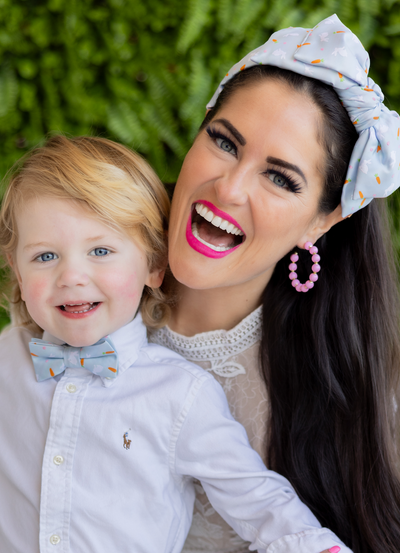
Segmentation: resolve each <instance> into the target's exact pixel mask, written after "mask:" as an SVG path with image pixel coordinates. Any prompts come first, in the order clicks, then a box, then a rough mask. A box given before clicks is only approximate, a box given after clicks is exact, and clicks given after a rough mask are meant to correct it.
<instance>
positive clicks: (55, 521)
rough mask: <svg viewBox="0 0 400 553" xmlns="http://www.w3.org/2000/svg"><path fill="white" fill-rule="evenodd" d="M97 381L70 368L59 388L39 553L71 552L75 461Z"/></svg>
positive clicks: (44, 485) (49, 441)
mask: <svg viewBox="0 0 400 553" xmlns="http://www.w3.org/2000/svg"><path fill="white" fill-rule="evenodd" d="M93 378H94V376H93V375H92V374H90V373H89V372H88V371H86V370H84V369H70V368H67V369H66V370H65V373H64V374H63V376H62V378H61V379H60V381H59V382H58V384H57V387H56V390H55V393H54V397H53V403H52V408H51V415H50V425H49V431H48V434H47V440H46V447H45V451H44V456H43V465H42V489H41V502H40V538H39V540H40V551H41V553H56V552H63V553H67V552H68V551H69V535H70V518H71V500H72V484H73V482H72V477H73V461H74V455H75V449H76V444H77V439H78V434H79V427H80V420H81V411H82V406H83V402H84V399H85V396H86V393H87V389H88V386H89V384H90V382H91V380H92V379H93Z"/></svg>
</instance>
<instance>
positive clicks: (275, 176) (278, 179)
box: [269, 171, 287, 187]
mask: <svg viewBox="0 0 400 553" xmlns="http://www.w3.org/2000/svg"><path fill="white" fill-rule="evenodd" d="M269 178H270V180H272V182H273V183H274V184H276V185H277V186H282V187H283V186H286V185H287V179H285V178H284V177H283V176H282V175H279V173H273V172H272V171H270V173H269Z"/></svg>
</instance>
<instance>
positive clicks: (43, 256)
mask: <svg viewBox="0 0 400 553" xmlns="http://www.w3.org/2000/svg"><path fill="white" fill-rule="evenodd" d="M53 259H58V255H56V254H55V253H52V252H46V253H42V254H41V255H38V256H37V257H36V259H35V261H39V262H40V263H45V262H46V261H53Z"/></svg>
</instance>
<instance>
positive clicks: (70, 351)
mask: <svg viewBox="0 0 400 553" xmlns="http://www.w3.org/2000/svg"><path fill="white" fill-rule="evenodd" d="M29 349H30V351H31V355H32V360H33V365H34V368H35V372H36V378H37V380H38V382H40V381H42V380H46V379H47V378H51V377H52V376H56V375H57V374H60V373H62V372H63V371H64V370H65V369H66V368H73V369H80V368H82V367H84V368H85V369H88V370H89V371H90V372H92V373H93V374H97V375H98V376H101V377H105V378H115V377H116V376H117V375H118V354H117V352H116V351H115V348H114V345H113V343H112V341H111V339H110V338H109V337H107V338H102V339H101V340H99V341H98V342H97V343H96V344H94V345H93V346H85V347H83V348H74V347H72V346H67V345H61V346H59V345H57V344H51V343H49V342H45V341H44V340H37V339H36V340H35V339H34V338H32V339H31V341H30V343H29Z"/></svg>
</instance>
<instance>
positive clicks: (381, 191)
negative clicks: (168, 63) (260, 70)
mask: <svg viewBox="0 0 400 553" xmlns="http://www.w3.org/2000/svg"><path fill="white" fill-rule="evenodd" d="M254 65H274V66H277V67H281V68H282V69H288V70H290V71H294V72H295V73H299V74H301V75H305V76H306V77H311V78H313V79H318V80H320V81H322V82H324V83H326V84H329V85H331V86H332V87H333V88H334V89H335V91H336V92H337V94H338V96H339V98H340V100H341V102H342V103H343V106H344V107H345V108H346V110H347V112H348V114H349V117H350V119H351V121H352V122H353V123H354V125H355V127H356V130H357V132H358V133H359V137H358V140H357V142H356V144H355V146H354V149H353V152H352V154H351V158H350V163H349V167H348V170H347V175H346V180H345V183H344V187H343V192H342V215H343V217H346V216H347V215H350V214H352V213H354V212H355V211H358V210H359V209H360V208H362V207H365V206H366V205H368V204H369V203H370V202H371V201H372V199H373V198H384V197H386V196H388V195H389V194H391V193H392V192H394V191H395V190H396V189H397V188H398V187H399V186H400V164H399V161H400V118H399V115H398V113H396V112H395V111H389V110H388V108H387V107H386V106H385V105H384V104H383V103H382V102H383V98H384V97H383V94H382V91H381V89H380V88H379V86H378V85H377V84H375V83H374V81H373V80H372V79H371V78H370V77H368V70H369V56H368V52H367V51H366V50H365V49H364V47H363V45H362V44H361V42H360V41H359V39H358V38H357V37H356V35H355V34H354V33H352V32H351V31H350V29H348V28H347V27H345V26H344V25H343V23H342V22H341V21H340V19H339V18H338V17H337V15H332V16H331V17H328V18H327V19H324V20H323V21H321V22H320V23H318V25H316V26H315V27H314V28H313V29H311V30H306V29H303V28H302V27H290V28H288V29H282V30H280V31H277V32H276V33H274V34H273V35H272V36H271V37H270V38H269V40H268V41H267V42H266V43H265V44H263V45H262V46H260V47H259V48H256V49H255V50H253V51H252V52H250V53H249V54H247V56H245V57H244V58H243V59H242V60H240V61H239V62H238V63H237V64H236V65H234V66H233V67H232V69H230V71H229V72H228V73H227V74H226V76H225V77H224V79H223V80H222V81H221V83H220V85H219V87H218V89H217V91H216V92H215V94H214V96H213V97H212V98H211V100H210V102H209V103H208V105H207V108H209V109H210V108H212V107H213V106H214V105H215V102H216V99H217V97H218V96H219V94H220V92H221V90H222V89H223V87H224V85H225V83H226V82H227V81H229V80H230V79H231V78H232V77H233V76H234V75H235V74H236V73H239V71H243V69H245V68H249V67H252V66H254Z"/></svg>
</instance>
